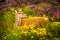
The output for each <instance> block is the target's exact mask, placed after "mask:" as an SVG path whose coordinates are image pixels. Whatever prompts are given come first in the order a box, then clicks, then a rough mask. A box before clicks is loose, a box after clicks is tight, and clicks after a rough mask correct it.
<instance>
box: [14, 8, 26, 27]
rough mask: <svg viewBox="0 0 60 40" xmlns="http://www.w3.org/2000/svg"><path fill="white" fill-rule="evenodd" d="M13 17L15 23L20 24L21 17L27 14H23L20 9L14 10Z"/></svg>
mask: <svg viewBox="0 0 60 40" xmlns="http://www.w3.org/2000/svg"><path fill="white" fill-rule="evenodd" d="M15 15H16V16H15V18H16V25H17V26H21V19H23V18H27V14H24V13H23V12H22V9H20V10H15Z"/></svg>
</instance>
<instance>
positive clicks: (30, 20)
mask: <svg viewBox="0 0 60 40" xmlns="http://www.w3.org/2000/svg"><path fill="white" fill-rule="evenodd" d="M47 20H48V18H45V17H33V18H27V19H22V20H21V26H24V25H27V26H29V25H31V24H33V25H35V26H37V25H38V24H42V23H45V22H46V21H47Z"/></svg>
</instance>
